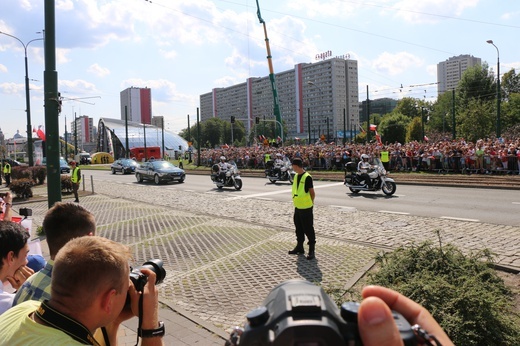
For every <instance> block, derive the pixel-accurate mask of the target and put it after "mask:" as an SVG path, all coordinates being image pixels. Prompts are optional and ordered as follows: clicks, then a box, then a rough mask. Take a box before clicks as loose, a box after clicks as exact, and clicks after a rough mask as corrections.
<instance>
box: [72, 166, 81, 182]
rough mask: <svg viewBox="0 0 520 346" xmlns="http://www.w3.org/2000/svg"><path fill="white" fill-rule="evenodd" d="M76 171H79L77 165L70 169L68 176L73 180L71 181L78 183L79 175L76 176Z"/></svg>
mask: <svg viewBox="0 0 520 346" xmlns="http://www.w3.org/2000/svg"><path fill="white" fill-rule="evenodd" d="M78 171H79V168H78V167H75V168H74V169H73V170H72V176H71V177H70V180H71V181H72V182H73V183H79V182H80V181H81V176H78Z"/></svg>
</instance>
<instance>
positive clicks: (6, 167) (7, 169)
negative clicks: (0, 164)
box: [4, 163, 11, 174]
mask: <svg viewBox="0 0 520 346" xmlns="http://www.w3.org/2000/svg"><path fill="white" fill-rule="evenodd" d="M4 174H11V165H10V164H8V163H6V164H5V165H4Z"/></svg>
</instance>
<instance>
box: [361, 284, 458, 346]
mask: <svg viewBox="0 0 520 346" xmlns="http://www.w3.org/2000/svg"><path fill="white" fill-rule="evenodd" d="M362 294H363V301H362V302H361V306H360V307H359V312H358V325H359V333H360V335H361V340H363V345H365V346H376V345H389V346H393V345H396V346H397V345H402V340H401V337H400V335H399V330H398V329H397V326H396V324H395V322H394V318H393V316H392V312H391V311H390V310H394V311H397V312H399V313H400V314H401V315H403V316H404V317H405V318H406V320H407V321H408V322H409V323H410V324H411V325H414V324H418V325H420V326H421V328H423V329H424V330H426V331H427V332H428V334H429V335H433V336H435V338H437V340H438V341H439V342H440V344H442V345H443V346H449V345H453V342H452V341H451V340H450V338H449V337H448V335H446V333H445V332H444V330H442V328H441V326H439V324H438V323H437V321H435V319H434V318H433V316H432V315H431V314H430V313H429V312H428V310H426V309H425V308H423V307H422V306H421V305H419V304H417V303H416V302H414V301H413V300H411V299H409V298H407V297H405V296H403V295H402V294H400V293H398V292H396V291H394V290H391V289H389V288H385V287H381V286H367V287H365V288H363V293H362ZM437 344H438V343H437Z"/></svg>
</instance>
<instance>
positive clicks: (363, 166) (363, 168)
mask: <svg viewBox="0 0 520 346" xmlns="http://www.w3.org/2000/svg"><path fill="white" fill-rule="evenodd" d="M368 159H370V156H368V155H367V154H363V155H361V161H359V163H358V172H359V173H360V180H361V181H363V180H364V181H365V184H366V185H367V187H368V188H369V189H370V188H372V179H370V176H369V175H368V170H369V169H371V168H372V165H371V164H370V163H369V162H368Z"/></svg>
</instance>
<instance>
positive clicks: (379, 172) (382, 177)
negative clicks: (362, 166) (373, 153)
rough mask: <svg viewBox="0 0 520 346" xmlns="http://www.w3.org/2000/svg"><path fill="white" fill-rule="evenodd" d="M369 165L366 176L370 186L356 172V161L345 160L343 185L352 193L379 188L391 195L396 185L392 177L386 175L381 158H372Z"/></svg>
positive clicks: (377, 189)
mask: <svg viewBox="0 0 520 346" xmlns="http://www.w3.org/2000/svg"><path fill="white" fill-rule="evenodd" d="M370 167H371V171H369V172H368V176H369V177H370V180H371V183H372V184H371V186H370V185H369V184H367V182H365V181H364V177H363V176H362V175H361V173H359V172H358V169H357V165H356V163H355V162H347V164H346V165H345V180H344V184H345V186H346V187H348V188H349V189H350V191H352V192H353V193H359V192H360V191H379V190H381V191H383V193H384V194H385V195H387V196H391V195H393V194H394V193H395V190H396V188H397V186H396V185H395V181H394V179H392V178H389V177H387V173H386V169H385V167H384V166H383V163H382V162H381V160H380V159H379V158H375V159H373V162H372V164H371V166H370ZM369 186H370V187H369Z"/></svg>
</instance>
